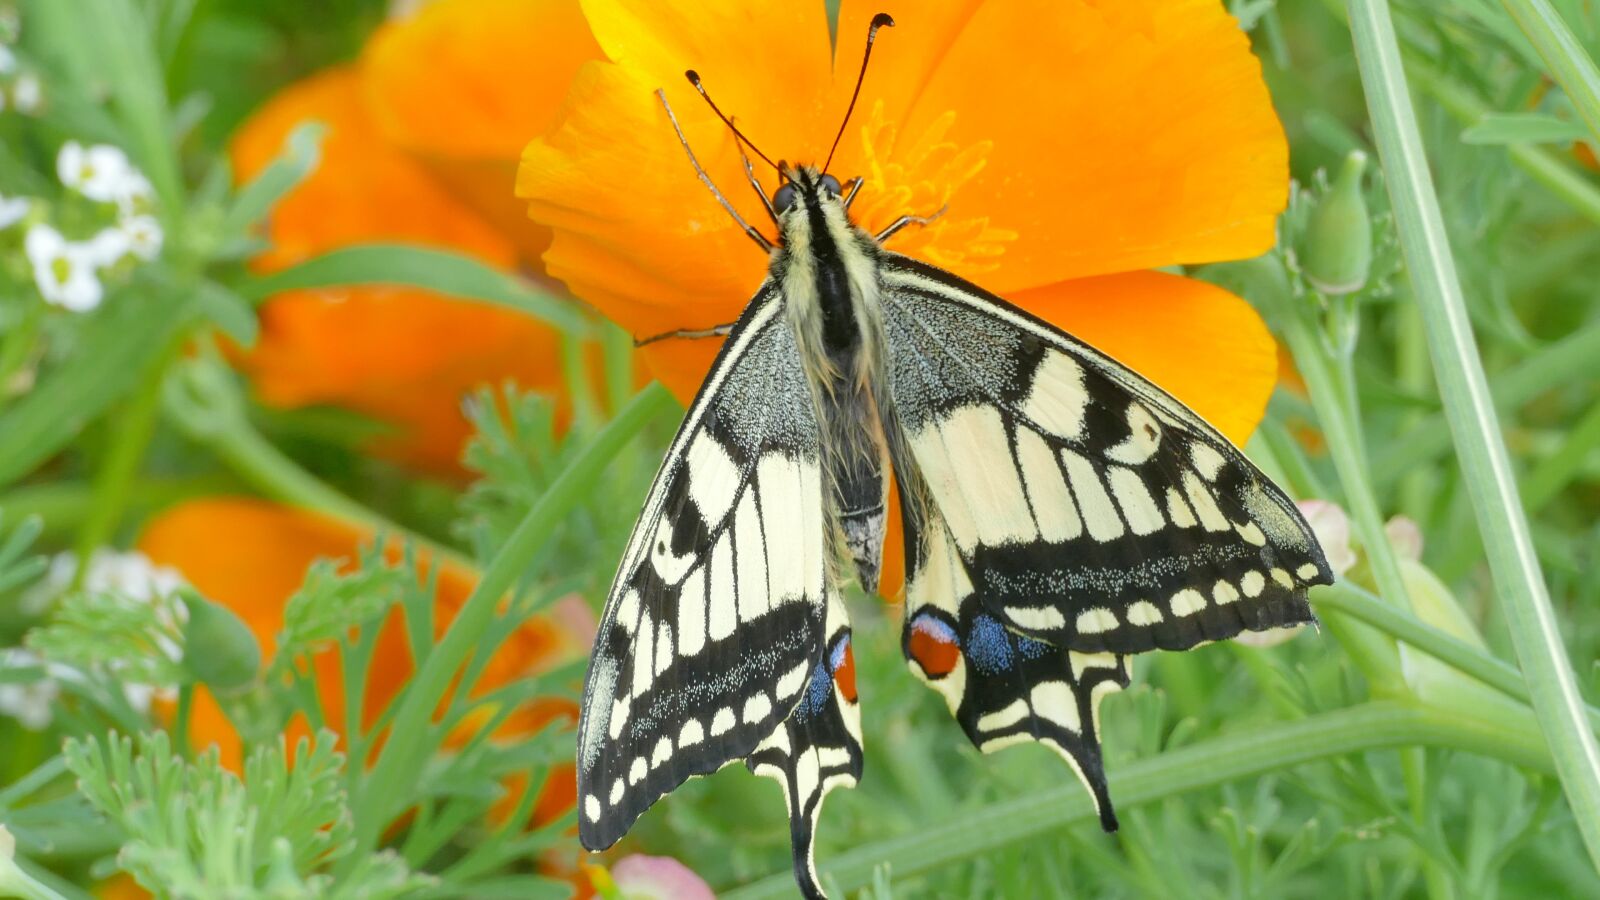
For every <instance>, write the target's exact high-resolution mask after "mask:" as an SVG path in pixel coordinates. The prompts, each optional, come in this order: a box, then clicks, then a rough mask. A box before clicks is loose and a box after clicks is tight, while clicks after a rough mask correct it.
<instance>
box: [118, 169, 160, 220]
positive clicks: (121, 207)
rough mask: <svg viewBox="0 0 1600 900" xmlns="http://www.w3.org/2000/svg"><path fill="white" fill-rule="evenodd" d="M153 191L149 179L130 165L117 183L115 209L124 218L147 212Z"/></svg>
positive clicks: (153, 195)
mask: <svg viewBox="0 0 1600 900" xmlns="http://www.w3.org/2000/svg"><path fill="white" fill-rule="evenodd" d="M155 193H156V191H155V188H153V187H151V186H150V179H148V178H146V177H144V173H143V172H140V171H139V170H138V169H135V168H133V167H131V166H130V167H129V168H128V172H127V174H126V175H124V176H123V178H122V182H121V183H120V184H118V185H117V191H116V198H115V199H116V201H117V209H118V211H119V212H120V213H121V214H122V216H123V217H124V218H127V217H129V216H137V215H143V214H145V213H148V212H149V211H150V207H151V200H152V198H154V197H155Z"/></svg>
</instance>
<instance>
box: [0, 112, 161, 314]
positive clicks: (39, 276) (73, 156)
mask: <svg viewBox="0 0 1600 900" xmlns="http://www.w3.org/2000/svg"><path fill="white" fill-rule="evenodd" d="M56 174H57V175H58V176H59V177H60V179H61V183H62V184H63V185H66V187H67V188H68V189H69V190H71V191H73V192H75V193H77V194H79V195H81V196H83V197H85V198H87V199H89V200H92V201H94V202H96V203H104V204H109V205H114V206H115V207H116V210H117V218H116V223H115V224H113V225H111V226H110V227H108V228H105V229H102V230H101V231H100V232H99V233H98V234H96V235H95V236H94V237H92V238H89V239H88V240H86V241H72V240H68V239H67V238H66V237H65V236H64V235H62V233H61V232H60V231H59V230H57V229H56V227H55V226H54V225H51V224H50V223H48V222H37V223H35V224H34V225H32V226H30V227H29V228H28V235H27V238H26V240H25V241H24V248H25V249H26V251H27V254H28V261H29V263H30V264H31V265H32V266H33V280H34V283H35V284H37V285H38V286H39V293H40V294H41V295H42V296H43V297H44V299H45V300H46V301H47V302H49V303H52V304H54V305H56V306H60V307H63V308H65V309H69V310H72V311H74V312H86V311H88V310H91V309H94V308H95V307H97V306H99V305H100V300H101V298H102V297H103V296H104V295H105V288H104V286H103V285H102V284H101V283H100V275H99V271H100V270H102V269H105V268H108V267H110V266H114V265H116V264H117V263H119V262H121V261H122V260H124V259H126V258H128V257H129V256H133V257H137V258H139V259H144V260H150V259H155V258H156V256H157V255H158V254H160V252H161V244H162V240H163V238H164V235H163V234H162V231H161V223H160V222H158V221H157V220H156V218H155V216H153V215H151V214H150V210H151V204H152V200H153V198H154V195H155V192H154V191H153V190H152V189H151V187H150V181H149V179H147V178H145V176H144V173H142V172H140V171H139V170H138V168H137V167H135V166H134V165H133V163H132V162H130V161H129V159H128V155H127V154H126V153H124V152H122V150H121V149H120V148H118V147H113V146H111V145H109V144H97V145H94V146H91V147H84V146H83V145H81V144H79V143H78V142H77V141H67V142H66V143H65V144H63V145H62V146H61V152H60V153H59V154H58V155H57V156H56ZM30 205H31V201H29V200H28V199H26V198H21V197H18V198H12V199H6V198H4V197H0V229H4V228H7V227H10V226H11V225H13V224H15V223H17V222H18V221H21V220H22V219H23V217H25V216H26V215H27V214H28V210H29V208H30Z"/></svg>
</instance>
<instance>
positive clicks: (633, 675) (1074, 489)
mask: <svg viewBox="0 0 1600 900" xmlns="http://www.w3.org/2000/svg"><path fill="white" fill-rule="evenodd" d="M892 24H893V22H892V20H890V18H889V17H888V16H887V15H881V14H880V15H879V16H877V17H876V18H875V19H874V20H873V23H872V30H871V32H869V34H868V38H867V50H866V54H865V55H864V57H863V60H862V75H863V76H864V75H865V72H866V61H867V58H870V54H871V49H872V41H873V36H874V35H875V34H876V32H877V29H878V28H879V27H881V26H885V25H892ZM688 76H689V79H690V81H691V82H692V83H693V84H694V85H695V87H696V88H697V89H699V88H700V83H699V79H698V77H697V76H696V75H695V74H694V73H693V72H689V73H688ZM860 89H861V82H860V80H859V79H858V81H857V83H856V93H857V95H859V93H860ZM700 92H701V94H702V95H705V91H704V90H703V89H700ZM705 99H706V100H707V101H708V102H709V101H710V97H709V96H706V97H705ZM661 101H662V104H663V107H664V108H665V110H666V113H667V116H668V119H669V121H670V122H671V124H672V126H673V127H674V128H675V129H677V128H678V125H677V120H676V118H675V117H674V116H673V114H672V109H671V107H670V106H669V105H667V104H666V99H665V95H664V94H663V95H661ZM712 106H713V109H715V104H712ZM854 106H855V97H852V99H851V109H852V110H853V109H854ZM717 112H718V115H719V116H720V115H722V113H721V111H720V110H718V111H717ZM848 118H849V113H848V112H847V113H846V120H848ZM723 119H724V121H725V122H727V124H728V126H729V128H731V129H732V130H733V132H734V134H735V136H736V138H737V139H738V140H740V141H743V142H744V143H745V144H749V142H748V141H747V140H745V138H744V136H743V135H742V134H740V133H739V131H738V129H737V127H735V126H734V124H733V122H732V121H731V120H728V119H727V118H726V117H725V116H723ZM841 134H842V128H841ZM678 136H679V138H680V140H683V144H684V148H685V150H686V151H688V155H689V160H690V162H691V164H693V166H694V168H695V170H696V171H697V172H698V174H699V175H700V177H701V179H702V181H704V182H705V183H706V185H707V186H708V187H709V188H710V189H711V190H712V192H713V193H715V194H716V196H717V199H718V200H719V201H721V202H722V204H723V206H724V208H726V209H727V211H728V212H729V213H730V214H732V215H733V216H734V218H735V219H736V220H738V222H739V224H740V225H741V226H743V227H744V228H745V230H746V231H747V232H748V233H749V234H750V236H751V237H752V238H753V239H754V240H755V241H756V243H757V244H758V245H760V246H761V248H762V249H763V250H764V251H766V252H768V253H769V254H770V259H771V262H770V266H769V269H768V274H767V278H766V280H765V282H764V283H763V284H762V285H761V287H760V288H759V289H758V290H757V291H756V294H755V297H754V298H753V299H752V300H751V301H750V303H749V305H748V306H747V307H746V308H745V310H744V312H743V314H742V315H741V316H740V317H739V320H738V321H737V322H735V323H734V324H732V325H731V326H729V327H727V328H726V329H718V330H717V331H716V332H715V333H717V334H723V333H725V334H726V337H727V339H726V341H725V343H724V344H723V347H722V350H721V352H720V354H719V355H718V356H717V359H716V362H715V364H714V365H713V366H712V369H711V374H710V375H709V377H708V378H707V380H706V382H705V384H704V385H703V386H702V387H701V389H700V393H699V395H698V396H697V397H696V398H695V400H694V402H693V404H692V405H691V406H690V408H689V411H688V415H687V416H686V417H685V419H684V422H683V425H682V426H681V427H680V429H679V430H678V433H677V436H676V437H675V438H674V439H673V441H672V445H671V448H670V449H669V451H668V453H667V456H666V459H665V461H664V462H663V463H662V466H661V469H660V472H659V473H658V474H657V476H656V478H655V481H654V483H653V484H652V486H651V488H650V493H649V496H648V498H647V500H646V501H645V505H644V510H643V512H642V514H641V515H640V518H639V521H638V524H637V525H636V526H635V527H634V531H633V535H632V537H631V539H630V540H629V543H628V546H627V550H626V552H625V555H624V556H623V559H622V563H621V566H620V568H619V570H618V572H617V577H616V582H615V584H614V585H613V586H612V588H611V592H610V595H609V597H608V598H607V601H606V607H605V613H604V615H603V617H602V619H601V623H600V630H599V634H598V636H597V638H596V641H595V645H594V654H593V660H592V662H591V665H590V668H589V674H588V679H587V683H586V685H585V688H584V696H583V711H582V717H581V720H580V724H579V734H578V798H579V799H578V805H579V822H578V833H579V836H580V838H581V840H582V842H583V844H584V846H585V847H587V848H589V849H591V850H598V849H603V848H605V847H609V846H610V845H611V844H612V843H614V842H615V841H616V840H617V839H618V838H620V837H621V836H622V835H623V833H624V832H626V831H627V830H628V828H629V826H631V825H632V824H633V822H634V820H635V819H637V818H638V817H639V815H640V814H641V813H643V812H644V810H645V809H646V808H648V807H649V806H650V805H651V804H652V803H654V802H655V801H656V800H657V799H658V798H660V797H661V796H663V795H664V794H666V793H667V792H669V791H671V790H672V789H673V788H675V787H677V786H678V785H680V784H682V783H683V782H684V781H685V780H687V779H689V778H692V777H695V776H699V775H705V774H708V773H710V772H714V771H716V770H717V769H719V768H721V767H722V766H724V765H726V764H728V763H730V762H733V761H735V760H741V759H742V760H744V762H745V765H747V766H748V767H749V768H750V769H751V770H752V771H754V772H756V773H758V774H763V775H770V776H772V777H774V778H776V779H778V781H779V782H781V783H782V785H783V789H784V796H785V799H786V801H787V804H788V808H789V819H790V832H791V837H792V840H793V850H794V868H795V877H796V879H797V880H798V882H799V885H800V888H801V890H802V891H803V893H804V894H805V895H806V896H807V897H821V896H822V892H821V889H820V887H819V886H818V883H817V876H816V868H815V865H814V862H813V859H812V852H811V843H812V837H813V834H814V830H815V824H816V818H817V814H818V810H819V807H820V804H821V802H822V798H823V795H824V794H825V793H827V792H828V791H829V790H830V789H832V788H835V787H839V786H841V785H843V786H849V785H854V784H855V783H856V780H857V779H858V778H859V777H860V775H861V767H862V750H861V729H860V710H859V708H858V706H857V698H856V685H855V668H854V662H853V659H852V656H851V649H850V627H849V624H848V622H847V619H846V614H845V608H844V604H843V601H842V598H841V596H840V589H839V581H840V577H841V576H840V571H839V570H840V562H841V561H842V560H849V561H851V562H853V567H854V571H855V573H856V575H857V577H858V578H859V581H860V583H861V585H862V587H863V588H865V589H866V590H867V591H869V592H870V591H873V590H875V589H876V587H877V578H878V571H879V564H880V561H881V559H882V552H883V540H884V532H885V511H886V504H887V497H888V473H889V472H890V471H891V470H892V471H893V473H894V475H895V477H896V478H897V479H898V481H899V485H900V497H901V512H902V516H903V521H904V533H905V555H906V564H907V571H908V573H909V575H908V578H907V582H906V603H905V615H906V620H905V626H904V630H903V632H902V647H903V649H904V653H905V656H906V659H907V660H908V662H909V664H910V667H911V670H912V672H913V673H915V674H916V675H917V676H918V677H920V678H922V679H924V680H925V681H926V682H927V683H928V684H930V685H931V686H933V687H934V688H935V689H937V690H938V691H939V692H940V693H941V694H943V696H944V698H945V700H946V702H947V703H948V704H949V706H950V710H951V712H952V713H954V715H955V717H956V719H957V720H958V721H959V722H960V724H961V727H962V728H963V729H964V730H965V731H966V733H967V736H968V737H970V738H971V739H972V741H973V742H974V743H975V744H977V746H978V747H979V748H981V749H982V750H984V751H990V750H995V749H998V748H1001V747H1004V746H1007V745H1010V744H1013V743H1017V742H1019V741H1025V740H1036V741H1041V742H1043V743H1045V744H1047V745H1048V746H1050V747H1051V748H1052V749H1054V750H1056V751H1057V752H1058V753H1060V754H1061V756H1062V757H1063V758H1064V759H1065V760H1066V761H1067V763H1068V764H1069V765H1070V766H1071V767H1072V768H1073V769H1074V771H1075V772H1076V773H1077V775H1078V776H1079V778H1081V779H1082V780H1083V782H1084V784H1085V785H1086V786H1087V787H1088V789H1089V791H1090V792H1091V793H1092V794H1093V796H1094V800H1095V803H1096V805H1097V807H1098V809H1099V813H1100V821H1101V823H1102V825H1103V826H1104V827H1105V828H1106V829H1107V830H1112V829H1114V828H1115V827H1116V816H1115V814H1114V813H1113V811H1112V807H1111V799H1110V796H1109V794H1108V793H1107V790H1106V778H1105V772H1104V769H1103V766H1102V765H1101V758H1100V746H1099V740H1098V737H1097V732H1098V715H1097V707H1098V704H1099V702H1100V700H1101V698H1103V697H1104V696H1105V695H1106V694H1107V693H1109V692H1111V691H1115V690H1117V689H1119V688H1121V687H1122V686H1124V685H1126V684H1127V682H1128V669H1127V665H1126V657H1127V655H1128V654H1132V653H1139V652H1142V651H1147V650H1157V649H1164V650H1183V649H1187V648H1191V647H1194V646H1196V645H1198V644H1201V643H1203V642H1207V641H1215V640H1221V639H1224V638H1228V637H1232V636H1234V635H1236V634H1239V633H1240V632H1241V631H1245V630H1252V631H1256V630H1262V629H1266V628H1272V627H1275V626H1282V625H1294V624H1299V623H1305V622H1311V621H1314V620H1313V617H1312V613H1311V609H1310V607H1309V606H1308V604H1307V602H1306V589H1307V588H1308V587H1309V586H1311V585H1314V584H1327V583H1330V582H1331V581H1332V578H1333V576H1332V572H1331V571H1330V570H1329V568H1328V564H1327V562H1326V560H1325V559H1324V558H1323V554H1322V551H1321V548H1320V547H1318V545H1317V541H1316V538H1315V537H1314V536H1313V535H1312V532H1311V529H1310V527H1309V526H1308V525H1307V524H1306V522H1305V520H1304V519H1303V518H1302V517H1301V516H1300V514H1299V512H1298V511H1297V510H1296V508H1295V506H1294V504H1293V503H1291V502H1290V501H1289V499H1288V498H1287V497H1285V496H1284V494H1283V492H1282V491H1280V490H1279V489H1278V488H1277V487H1276V486H1275V485H1274V484H1272V482H1271V481H1269V480H1268V479H1267V478H1266V476H1265V475H1263V474H1262V473H1261V472H1260V471H1259V470H1258V469H1256V467H1255V466H1253V465H1251V463H1250V462H1249V461H1248V460H1247V459H1245V457H1244V456H1243V455H1242V454H1240V453H1239V451H1238V450H1236V449H1235V448H1234V447H1233V446H1232V445H1231V444H1230V443H1229V442H1228V441H1227V439H1226V438H1224V437H1223V436H1222V435H1221V434H1219V433H1218V432H1217V430H1216V429H1214V428H1212V427H1211V426H1210V425H1208V424H1207V423H1206V422H1205V421H1204V420H1202V419H1201V418H1200V417H1199V416H1197V415H1196V414H1195V413H1194V412H1192V411H1190V410H1189V409H1187V408H1186V407H1184V406H1183V405H1182V404H1181V403H1179V402H1178V401H1176V400H1174V399H1173V398H1172V397H1171V396H1169V395H1167V394H1166V393H1165V392H1163V391H1162V390H1161V389H1160V388H1158V387H1156V386H1155V385H1153V384H1151V383H1150V382H1148V381H1146V380H1145V379H1144V378H1141V377H1140V376H1139V375H1137V374H1135V373H1134V372H1132V371H1130V370H1129V369H1127V368H1126V367H1124V366H1122V365H1120V364H1119V363H1117V362H1116V361H1115V360H1113V359H1111V358H1109V357H1107V356H1105V355H1104V354H1102V353H1099V352H1098V351H1096V350H1094V349H1093V348H1092V347H1088V346H1086V345H1084V344H1082V343H1080V342H1079V341H1077V340H1075V339H1074V338H1073V337H1071V336H1070V335H1068V334H1065V333H1063V332H1062V331H1060V330H1058V329H1057V328H1055V327H1053V326H1051V325H1050V324H1048V323H1046V322H1043V321H1040V320H1039V319H1037V318H1034V317H1033V316H1031V315H1029V314H1028V313H1026V312H1024V311H1022V310H1020V309H1018V308H1016V307H1014V306H1012V305H1011V304H1009V303H1007V302H1006V301H1004V300H1002V299H1000V298H999V297H996V296H994V295H993V294H990V293H989V292H987V291H985V290H983V289H982V288H979V287H976V286H974V285H972V284H968V283H967V282H965V281H963V280H962V279H960V278H957V277H955V276H954V275H951V274H949V273H948V272H944V271H941V270H940V269H938V268H935V267H933V266H931V265H928V264H927V263H924V262H920V261H917V260H914V259H911V258H909V257H905V256H902V255H900V254H897V253H894V252H892V251H890V250H887V249H885V247H884V241H885V240H886V239H887V238H888V237H889V236H890V235H892V234H893V233H895V232H896V231H898V230H899V229H900V228H902V227H906V226H909V225H916V224H919V223H922V222H924V221H926V220H923V219H919V218H917V217H914V216H906V217H904V218H902V219H900V220H899V221H897V222H896V223H895V224H894V225H891V226H890V227H889V228H888V229H886V230H885V231H884V232H882V233H880V234H876V235H873V234H869V233H867V232H866V231H864V230H862V229H861V228H860V227H858V226H857V225H855V224H854V223H852V222H851V221H850V204H851V201H852V200H853V199H854V197H855V194H856V191H857V190H858V189H859V188H860V187H861V184H862V179H861V178H855V179H852V180H851V181H850V182H848V183H847V184H841V183H840V182H839V181H838V180H837V179H836V178H835V177H834V176H832V175H830V174H828V173H827V165H828V164H827V162H825V163H824V164H823V166H822V167H821V168H813V167H810V166H795V167H790V166H788V165H785V164H775V165H776V167H777V168H778V170H779V174H780V177H781V179H782V183H781V186H780V187H779V188H778V189H777V190H776V191H775V192H774V193H773V195H772V196H771V197H770V198H768V197H767V196H766V195H765V193H764V192H762V191H761V187H760V184H759V182H757V181H756V180H755V177H754V175H753V174H752V170H751V167H750V164H749V161H748V159H747V160H746V174H747V175H748V176H749V178H750V181H751V183H752V184H753V185H754V186H755V187H756V190H757V192H758V193H760V194H761V196H762V201H763V203H764V205H765V206H766V208H767V211H768V212H769V213H770V214H771V217H772V220H773V222H774V224H775V225H776V227H777V230H778V240H777V242H776V243H775V244H774V243H772V242H769V241H768V240H767V239H766V238H765V237H764V236H763V235H762V234H761V232H760V231H758V230H757V229H755V228H753V227H751V226H749V225H748V224H747V223H746V222H745V221H744V220H743V219H742V218H740V217H739V214H738V213H737V212H736V211H735V210H734V209H733V207H732V206H731V205H730V204H728V202H727V201H726V199H725V198H724V197H723V196H722V194H721V193H720V192H718V191H717V188H716V186H715V185H714V184H712V182H711V179H710V178H709V177H708V176H707V175H706V173H705V172H704V170H703V169H702V168H701V167H700V165H699V163H698V162H697V161H696V160H695V158H694V153H693V151H692V149H690V148H689V145H688V141H687V140H686V139H684V138H683V132H682V130H681V129H679V130H678ZM837 145H838V141H837V139H836V140H835V144H834V146H835V147H837ZM750 147H751V149H752V150H754V151H755V152H756V153H757V155H759V156H761V158H762V159H767V157H766V156H765V155H764V154H761V153H760V151H759V150H756V149H755V147H754V146H753V145H750ZM741 152H742V147H741ZM767 161H768V162H769V163H770V162H771V160H770V159H768V160H767ZM829 161H830V162H831V153H830V157H829ZM674 336H692V334H691V333H688V332H683V333H679V334H678V335H674Z"/></svg>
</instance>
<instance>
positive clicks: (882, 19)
mask: <svg viewBox="0 0 1600 900" xmlns="http://www.w3.org/2000/svg"><path fill="white" fill-rule="evenodd" d="M884 27H889V28H893V27H894V19H893V18H892V17H890V15H889V14H888V13H878V14H877V15H875V16H873V17H872V24H871V25H868V26H867V49H866V50H865V51H863V52H862V54H861V74H859V75H857V76H856V89H855V91H853V92H852V93H851V94H850V107H849V108H848V109H846V110H845V111H844V121H843V122H840V123H839V133H838V134H836V135H834V136H833V146H832V147H829V148H828V161H827V162H825V163H823V164H822V171H824V172H826V171H828V166H829V165H830V164H832V163H833V152H834V151H835V150H838V149H839V140H840V139H841V138H843V137H844V128H845V126H846V125H849V124H850V114H851V113H853V112H855V111H856V100H857V98H859V97H860V96H861V83H862V82H863V81H866V80H867V60H870V59H872V41H873V39H875V38H876V37H877V36H878V29H879V28H884Z"/></svg>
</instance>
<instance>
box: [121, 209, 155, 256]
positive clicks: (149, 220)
mask: <svg viewBox="0 0 1600 900" xmlns="http://www.w3.org/2000/svg"><path fill="white" fill-rule="evenodd" d="M118 228H119V229H120V230H121V231H122V234H123V237H125V238H127V241H128V249H129V250H130V251H132V253H133V255H134V256H137V257H139V258H140V259H155V258H156V257H157V256H159V255H161V242H162V240H163V238H164V237H165V235H164V234H163V233H162V231H161V223H160V222H157V221H156V219H155V216H143V215H140V216H128V217H126V218H124V219H123V220H122V222H121V224H119V225H118Z"/></svg>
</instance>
